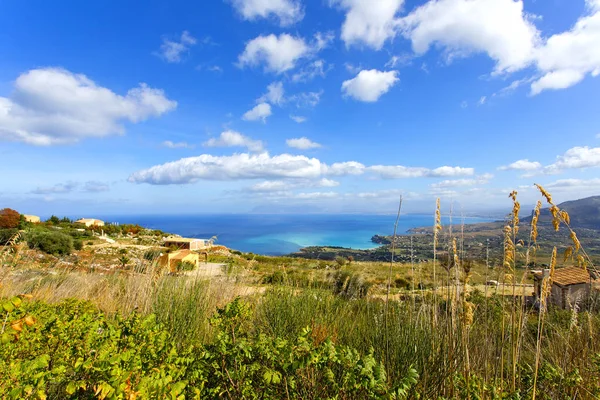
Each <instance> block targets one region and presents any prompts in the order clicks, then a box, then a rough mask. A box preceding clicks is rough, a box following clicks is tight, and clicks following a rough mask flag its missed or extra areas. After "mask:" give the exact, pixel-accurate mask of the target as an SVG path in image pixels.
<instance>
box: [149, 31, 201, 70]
mask: <svg viewBox="0 0 600 400" xmlns="http://www.w3.org/2000/svg"><path fill="white" fill-rule="evenodd" d="M196 42H197V41H196V38H195V37H193V36H192V35H191V34H190V33H189V32H188V31H183V33H182V34H181V37H180V38H179V40H178V41H176V40H170V39H168V38H167V37H163V39H162V44H161V45H160V52H159V53H158V55H159V56H160V57H162V58H163V59H164V60H165V61H167V62H170V63H178V62H181V59H182V58H181V56H182V55H183V54H184V53H186V52H188V51H189V49H190V47H191V46H193V45H195V44H196Z"/></svg>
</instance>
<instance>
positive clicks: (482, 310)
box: [0, 188, 600, 399]
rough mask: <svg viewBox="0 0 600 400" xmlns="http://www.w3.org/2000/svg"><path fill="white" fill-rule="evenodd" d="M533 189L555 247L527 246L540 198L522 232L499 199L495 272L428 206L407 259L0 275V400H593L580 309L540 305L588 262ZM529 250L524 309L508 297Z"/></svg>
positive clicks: (521, 281) (589, 308) (561, 213)
mask: <svg viewBox="0 0 600 400" xmlns="http://www.w3.org/2000/svg"><path fill="white" fill-rule="evenodd" d="M540 191H541V193H542V196H543V197H544V198H545V200H546V202H547V203H548V204H549V206H550V211H549V212H550V213H551V216H552V221H551V227H552V229H556V230H557V231H556V232H558V233H562V234H563V235H565V236H566V237H567V238H568V239H569V241H570V242H569V244H568V245H567V242H566V241H563V242H561V243H563V244H564V246H565V247H564V248H563V250H562V251H561V249H559V248H557V247H555V246H552V247H551V249H549V250H547V249H543V248H542V243H546V242H545V241H542V240H541V238H540V234H541V233H542V232H545V231H544V230H543V229H539V227H538V219H539V218H540V214H541V206H542V203H541V202H540V203H538V204H537V205H536V208H535V209H534V210H533V218H532V219H531V221H530V223H529V224H527V225H524V224H523V223H522V221H521V219H520V217H519V216H520V212H521V210H520V208H521V206H520V204H519V202H518V201H517V194H516V192H513V193H511V201H512V211H511V214H510V217H509V218H507V221H506V222H505V224H504V228H503V230H502V236H501V238H500V240H501V242H500V244H501V245H500V246H501V248H500V250H499V252H500V253H501V256H500V262H498V263H496V262H494V261H493V259H491V258H484V259H483V260H477V259H476V257H474V256H473V255H472V253H471V252H470V251H469V248H468V247H467V246H465V241H464V237H463V236H462V235H456V234H451V233H450V230H449V229H448V227H443V226H441V218H440V213H439V204H438V208H437V210H436V214H435V215H436V217H435V227H434V229H433V230H432V233H431V236H430V239H431V243H430V247H431V250H430V251H431V253H432V257H433V258H432V260H431V261H427V262H420V263H417V262H410V261H414V256H413V253H412V252H409V251H407V250H410V248H409V249H401V250H403V251H404V252H405V253H408V257H409V258H408V259H409V262H408V263H402V264H401V263H394V264H392V263H387V264H383V263H373V262H361V261H358V260H356V259H355V260H354V261H352V262H349V260H348V259H347V258H344V259H343V260H342V259H340V261H339V262H338V261H337V260H336V258H332V259H331V260H310V259H301V258H292V257H263V256H257V255H252V254H235V253H233V252H231V253H229V252H223V253H219V254H211V255H209V257H210V259H211V260H212V261H219V262H223V263H224V264H226V265H227V266H228V268H227V270H228V271H230V273H229V274H227V275H221V276H219V277H213V278H211V279H210V280H207V279H204V278H202V277H201V276H200V275H198V276H197V275H194V276H186V275H183V274H182V275H175V276H171V275H168V274H165V273H164V272H166V271H163V270H160V269H159V267H158V266H156V265H154V263H153V258H152V257H150V256H146V254H145V253H146V252H148V251H149V250H151V249H152V248H150V249H148V248H146V249H145V250H143V251H141V252H140V253H139V255H138V256H137V258H135V257H136V256H135V254H134V253H133V251H132V250H129V251H128V253H127V257H130V258H131V260H130V266H131V268H130V270H128V271H121V270H118V271H116V272H115V273H114V274H95V273H90V270H87V269H83V270H81V271H77V270H74V269H72V268H71V269H64V270H62V272H60V273H55V271H52V273H51V272H49V271H47V270H44V269H42V270H39V269H35V268H26V267H17V264H16V262H15V264H10V263H9V265H8V266H5V267H2V266H1V265H2V264H0V268H2V271H0V272H1V273H0V298H2V299H3V300H1V301H2V304H1V305H2V310H3V311H1V312H0V320H2V321H5V323H4V325H3V327H2V340H3V344H2V347H0V397H3V398H26V397H30V398H45V397H47V398H96V397H99V398H132V397H137V398H221V397H222V398H231V399H238V398H267V399H270V398H272V399H279V398H290V399H292V398H302V399H304V398H314V399H321V398H340V399H364V398H379V399H404V398H406V399H417V398H421V399H457V398H461V399H463V398H464V399H469V398H472V399H563V398H570V399H572V398H578V399H579V398H581V399H593V398H598V397H599V396H600V314H599V311H600V305H599V303H598V299H597V298H596V297H594V296H592V297H591V298H590V299H589V300H588V301H586V302H583V301H581V302H579V303H577V304H576V307H575V308H573V310H571V311H568V310H560V309H556V308H554V307H553V305H552V304H551V303H550V302H549V301H548V295H549V291H550V287H551V285H552V279H553V276H554V273H555V271H556V270H557V269H558V268H559V267H561V266H566V265H573V264H575V265H581V267H582V268H587V269H588V270H590V271H594V270H595V267H594V263H593V260H592V258H591V257H590V255H589V254H588V252H587V249H586V248H585V247H584V246H582V243H581V242H580V241H579V237H578V235H577V234H576V233H575V232H574V230H573V229H572V227H571V225H570V217H569V214H568V212H566V211H565V210H563V209H561V208H560V207H558V206H557V205H555V204H554V203H553V201H552V198H551V196H550V195H549V194H548V193H547V192H546V191H545V190H544V189H543V188H540ZM454 232H457V230H454ZM458 232H460V230H459V231H458ZM523 236H524V238H525V240H523V239H521V238H522V237H523ZM392 239H393V238H392ZM545 240H547V239H545ZM11 249H12V248H11ZM11 249H9V250H5V252H6V251H15V253H13V254H14V257H15V258H17V257H18V255H19V253H18V250H11ZM543 250H545V252H546V253H548V254H549V257H548V259H547V260H546V259H545V258H544V260H543V261H544V262H546V261H547V263H548V269H549V276H548V277H547V278H545V279H544V281H543V284H542V295H541V298H540V299H539V302H538V303H537V304H536V303H533V302H530V301H529V300H530V298H529V295H530V294H531V293H530V292H528V291H527V290H530V289H527V290H526V289H525V288H526V287H527V286H526V283H527V279H528V276H529V274H528V271H529V268H530V267H531V266H532V265H536V264H538V263H540V259H539V254H540V253H542V252H543ZM2 254H3V255H2V256H3V257H4V256H5V253H2ZM119 256H125V253H124V252H121V251H120V250H119V251H116V254H115V257H119ZM544 257H545V256H544ZM342 261H343V263H342ZM491 278H493V279H494V280H497V281H498V282H499V285H494V286H486V285H480V283H485V282H486V281H487V280H488V279H491ZM257 279H260V282H262V283H263V284H267V285H268V286H266V288H265V287H264V286H262V287H261V289H263V290H255V289H258V288H257V287H256V286H255V285H256V284H257V281H256V280H257ZM23 294H26V296H19V295H23ZM240 294H242V295H243V297H241V298H240V297H239V295H240ZM29 297H31V300H29V299H28V298H29ZM73 298H76V299H79V300H69V299H73Z"/></svg>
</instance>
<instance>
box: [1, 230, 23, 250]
mask: <svg viewBox="0 0 600 400" xmlns="http://www.w3.org/2000/svg"><path fill="white" fill-rule="evenodd" d="M17 232H19V230H18V229H16V228H13V229H0V246H4V245H5V244H7V243H8V242H10V240H11V239H12V238H13V237H15V235H16V234H17Z"/></svg>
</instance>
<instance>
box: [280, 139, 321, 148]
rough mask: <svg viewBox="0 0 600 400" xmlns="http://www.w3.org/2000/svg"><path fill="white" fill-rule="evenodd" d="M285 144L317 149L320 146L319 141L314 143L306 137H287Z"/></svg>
mask: <svg viewBox="0 0 600 400" xmlns="http://www.w3.org/2000/svg"><path fill="white" fill-rule="evenodd" d="M285 144H287V145H288V147H293V148H295V149H300V150H310V149H318V148H320V147H321V145H320V144H319V143H315V142H313V141H312V140H310V139H308V138H306V137H301V138H296V139H288V140H286V141H285Z"/></svg>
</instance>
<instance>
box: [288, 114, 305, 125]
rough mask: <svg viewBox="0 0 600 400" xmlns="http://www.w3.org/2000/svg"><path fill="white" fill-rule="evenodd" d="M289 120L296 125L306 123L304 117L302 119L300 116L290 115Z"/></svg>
mask: <svg viewBox="0 0 600 400" xmlns="http://www.w3.org/2000/svg"><path fill="white" fill-rule="evenodd" d="M290 118H291V119H292V120H293V121H294V122H296V123H298V124H301V123H303V122H306V117H302V116H300V115H290Z"/></svg>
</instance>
